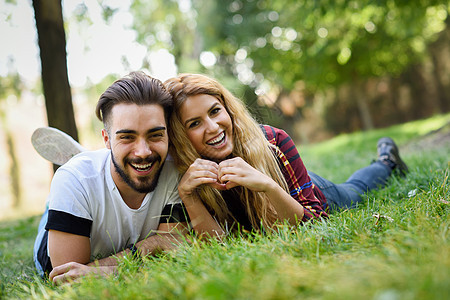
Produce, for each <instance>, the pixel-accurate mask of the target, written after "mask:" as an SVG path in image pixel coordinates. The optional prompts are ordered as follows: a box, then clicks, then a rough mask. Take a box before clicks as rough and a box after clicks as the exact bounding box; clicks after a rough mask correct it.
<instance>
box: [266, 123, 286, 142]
mask: <svg viewBox="0 0 450 300" xmlns="http://www.w3.org/2000/svg"><path fill="white" fill-rule="evenodd" d="M260 126H261V130H262V131H263V133H264V135H265V136H266V139H267V140H268V141H271V140H275V141H282V140H285V139H286V138H288V139H290V136H289V135H288V134H287V133H286V132H285V131H284V130H283V129H280V128H276V127H273V126H270V125H260Z"/></svg>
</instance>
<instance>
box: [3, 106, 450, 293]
mask: <svg viewBox="0 0 450 300" xmlns="http://www.w3.org/2000/svg"><path fill="white" fill-rule="evenodd" d="M448 120H449V115H446V116H438V117H435V118H432V119H429V120H423V121H418V122H412V123H408V124H404V125H400V126H394V127H390V128H386V129H383V130H375V131H371V132H367V133H355V134H349V135H345V136H339V137H337V138H335V139H332V140H330V141H326V142H324V143H321V144H317V145H311V146H307V147H301V148H300V150H301V153H302V157H303V160H304V161H305V163H306V165H307V167H308V169H311V170H313V171H314V172H316V173H318V174H320V175H322V176H324V177H327V178H331V179H333V180H336V181H342V180H345V178H346V177H348V175H350V174H351V172H352V171H354V170H355V169H357V168H359V167H362V166H365V165H367V163H369V162H370V160H371V159H372V158H373V157H374V156H375V155H376V153H375V149H374V148H375V144H376V141H377V139H378V138H379V137H381V136H384V135H390V136H392V137H393V138H394V139H395V140H396V141H398V143H399V145H401V146H405V147H406V145H407V144H408V143H410V142H411V141H416V140H420V137H421V136H422V135H424V134H426V133H427V132H429V131H432V130H435V129H437V128H439V127H440V126H442V125H444V124H445V122H448ZM424 128H426V129H424ZM402 149H403V147H402ZM449 149H450V143H446V144H444V146H442V147H437V148H433V149H430V150H424V149H423V148H418V149H416V150H414V149H409V148H408V151H406V153H405V155H403V158H404V159H405V161H406V162H407V163H408V165H409V167H410V173H409V174H408V176H407V177H406V178H398V177H393V178H392V179H391V180H390V184H389V185H388V186H387V187H386V188H384V189H382V190H379V191H376V192H371V193H369V194H368V195H366V201H365V202H364V205H363V206H361V207H359V208H357V209H353V210H347V211H343V212H341V213H339V214H333V215H331V217H330V218H329V220H327V221H324V222H316V223H314V224H312V225H305V226H299V227H298V228H295V229H292V228H289V227H288V226H280V228H279V231H278V232H276V233H275V232H269V233H267V234H266V235H252V236H233V237H229V238H227V239H226V240H225V241H224V242H223V243H218V242H215V241H213V242H211V243H203V242H201V241H196V242H194V243H193V244H192V245H182V246H181V247H180V248H179V249H178V250H177V251H174V252H171V253H167V254H165V255H162V256H160V257H152V258H149V259H145V260H144V263H143V264H138V263H137V262H135V261H130V260H126V259H124V260H122V261H121V262H120V267H119V274H118V275H116V276H114V277H110V278H108V279H104V278H101V279H98V278H93V277H87V278H85V279H83V280H82V281H80V282H79V283H76V284H73V285H71V286H69V285H66V286H61V287H55V286H52V285H51V284H50V283H48V282H44V281H42V280H41V279H39V278H37V277H36V276H35V274H34V271H33V265H32V259H31V256H32V247H33V243H34V236H35V234H36V228H37V223H38V217H34V218H27V219H23V220H17V221H14V222H3V223H0V252H1V255H0V257H1V258H0V267H1V273H0V297H4V298H31V299H43V298H44V299H50V298H51V299H68V298H69V299H70V298H75V299H85V298H87V299H101V298H108V299H110V298H111V299H136V298H138V299H140V298H148V299H298V298H305V299H445V298H448V295H450V254H449V250H450V243H449V225H450V221H449V201H450V199H449V194H450V191H449V189H450V184H449V180H448V177H449V155H448V154H449ZM402 153H403V152H402Z"/></svg>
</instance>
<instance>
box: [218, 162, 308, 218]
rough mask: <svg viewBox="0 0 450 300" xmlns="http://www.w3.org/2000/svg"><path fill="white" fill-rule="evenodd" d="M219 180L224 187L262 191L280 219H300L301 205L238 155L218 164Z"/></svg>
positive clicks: (301, 215) (302, 212)
mask: <svg viewBox="0 0 450 300" xmlns="http://www.w3.org/2000/svg"><path fill="white" fill-rule="evenodd" d="M219 180H220V181H221V182H226V185H225V186H226V188H227V189H231V188H233V187H235V186H243V187H246V188H248V189H250V190H252V191H255V192H263V193H265V194H266V195H267V198H268V199H269V201H270V203H271V204H272V206H273V207H274V209H275V210H276V212H277V214H278V217H279V218H280V220H287V221H288V222H289V223H290V224H292V225H295V224H297V223H298V222H299V221H301V220H302V218H303V214H304V209H303V206H302V205H301V204H300V203H299V202H297V201H296V200H295V199H294V198H292V197H291V196H290V195H289V194H288V193H287V192H286V191H285V190H284V189H283V188H281V187H280V186H279V185H278V184H277V183H276V182H275V181H274V180H273V179H272V178H270V177H269V176H267V175H265V174H263V173H261V172H260V171H258V170H256V169H255V168H253V167H252V166H250V165H249V164H248V163H247V162H245V161H244V160H243V159H242V158H240V157H235V158H232V159H228V160H225V161H222V162H221V163H220V164H219Z"/></svg>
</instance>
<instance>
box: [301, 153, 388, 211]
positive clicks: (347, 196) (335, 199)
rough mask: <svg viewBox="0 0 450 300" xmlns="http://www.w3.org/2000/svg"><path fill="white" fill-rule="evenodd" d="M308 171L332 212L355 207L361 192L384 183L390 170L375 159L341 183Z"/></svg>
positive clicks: (360, 199)
mask: <svg viewBox="0 0 450 300" xmlns="http://www.w3.org/2000/svg"><path fill="white" fill-rule="evenodd" d="M308 173H309V177H311V180H312V182H313V183H314V184H315V185H316V186H318V187H319V189H320V190H321V191H322V193H323V194H324V196H325V198H326V199H327V204H328V208H329V210H330V212H333V211H340V210H343V209H347V208H354V207H356V206H357V205H358V203H360V202H361V201H362V200H363V199H362V197H361V196H362V194H364V193H366V192H368V191H370V190H373V189H376V188H380V187H383V186H384V185H385V184H386V182H387V179H388V178H389V176H390V175H391V173H392V170H391V168H389V167H388V166H386V165H384V164H383V163H381V162H379V161H376V162H374V163H372V164H371V165H370V166H367V167H365V168H362V169H360V170H358V171H356V172H355V173H353V174H352V176H350V177H349V178H348V179H347V181H346V182H344V183H341V184H335V183H332V182H331V181H329V180H326V179H324V178H322V177H320V176H319V175H317V174H314V173H313V172H308Z"/></svg>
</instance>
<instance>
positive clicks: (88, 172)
mask: <svg viewBox="0 0 450 300" xmlns="http://www.w3.org/2000/svg"><path fill="white" fill-rule="evenodd" d="M110 162H111V151H110V150H108V149H101V150H97V151H86V152H82V153H80V154H78V155H76V156H75V157H73V158H72V159H71V160H70V161H69V162H67V163H66V164H64V165H63V166H61V167H60V168H59V169H58V170H57V171H56V173H55V175H54V177H53V180H52V184H51V188H50V195H49V198H48V199H49V218H48V222H47V226H46V229H47V230H48V229H54V230H59V231H63V232H69V233H73V234H78V235H84V236H89V237H90V242H91V260H93V259H99V258H102V257H106V256H109V255H111V254H113V253H117V252H120V251H122V250H123V249H124V248H126V247H127V246H129V245H131V244H133V243H135V242H137V241H140V240H142V239H145V238H146V237H148V236H150V235H153V234H155V233H156V232H155V230H156V229H157V228H158V225H159V224H160V222H163V221H162V220H166V221H167V220H168V219H167V216H163V211H164V212H172V211H173V210H177V209H180V208H181V205H180V204H181V199H180V198H179V196H178V190H177V186H178V181H179V173H178V171H177V170H176V168H175V166H174V164H173V161H172V159H171V158H170V157H168V158H167V159H166V161H165V163H164V166H163V169H162V171H161V173H160V176H159V179H158V184H157V186H156V188H155V190H154V191H153V192H151V193H148V194H147V195H146V196H145V198H144V200H143V202H142V205H141V207H139V208H138V209H131V208H129V207H128V206H127V205H126V204H125V202H124V201H123V199H122V197H121V195H120V193H119V190H118V189H117V187H116V185H115V183H114V181H113V179H112V176H111V163H110ZM174 204H177V205H175V206H174ZM175 208H176V209H175ZM178 218H180V217H178ZM169 220H170V218H169ZM178 221H185V220H178ZM169 222H175V221H173V220H171V221H169Z"/></svg>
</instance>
